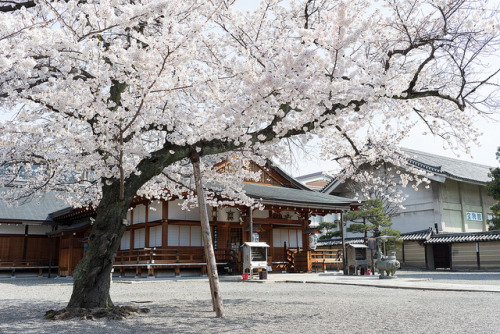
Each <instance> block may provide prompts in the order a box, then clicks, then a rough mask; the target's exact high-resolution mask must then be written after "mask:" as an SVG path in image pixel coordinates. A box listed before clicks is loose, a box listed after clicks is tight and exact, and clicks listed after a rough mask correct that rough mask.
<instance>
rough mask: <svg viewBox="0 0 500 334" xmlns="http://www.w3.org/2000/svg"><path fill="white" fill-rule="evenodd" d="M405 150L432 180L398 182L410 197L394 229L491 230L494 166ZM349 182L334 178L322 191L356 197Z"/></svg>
mask: <svg viewBox="0 0 500 334" xmlns="http://www.w3.org/2000/svg"><path fill="white" fill-rule="evenodd" d="M404 152H405V153H407V154H408V155H409V156H410V157H411V159H410V160H408V164H409V165H411V166H413V167H416V168H418V169H421V170H424V171H426V172H427V173H430V175H429V176H428V178H429V179H430V184H429V187H424V186H420V187H419V190H418V191H415V190H414V189H413V188H412V187H411V183H410V184H408V185H407V186H406V187H403V186H402V185H401V184H400V183H399V184H397V185H396V188H397V190H401V191H402V192H403V194H404V195H407V199H406V201H404V202H403V203H402V204H403V206H404V208H401V209H398V214H397V215H396V216H395V217H393V219H392V221H393V225H392V227H393V228H394V229H397V230H399V231H401V232H402V233H408V232H413V231H418V230H425V229H428V228H429V227H431V228H433V229H434V230H437V231H438V232H446V233H457V232H482V231H487V230H488V228H487V220H488V215H489V214H491V210H490V207H491V206H492V205H493V204H494V203H495V201H494V200H493V198H491V197H490V196H488V195H487V193H486V182H488V181H489V177H488V173H489V171H490V168H493V167H490V166H485V165H480V164H476V163H472V162H467V161H462V160H458V159H452V158H447V157H442V156H438V155H434V154H430V153H425V152H420V151H415V150H410V149H404ZM349 182H352V181H350V180H343V179H335V180H332V181H331V182H330V183H329V184H328V185H327V186H326V187H325V188H324V189H323V190H322V192H324V193H327V194H331V195H337V196H346V197H354V194H353V193H352V190H350V189H352V187H350V186H349ZM357 235H359V234H352V235H351V234H350V235H348V236H357Z"/></svg>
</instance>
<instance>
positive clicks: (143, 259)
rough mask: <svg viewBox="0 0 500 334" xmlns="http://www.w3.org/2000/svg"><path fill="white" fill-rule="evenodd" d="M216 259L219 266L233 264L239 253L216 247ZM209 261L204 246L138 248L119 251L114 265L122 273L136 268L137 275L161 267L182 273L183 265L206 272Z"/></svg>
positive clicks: (177, 273) (151, 271) (149, 272)
mask: <svg viewBox="0 0 500 334" xmlns="http://www.w3.org/2000/svg"><path fill="white" fill-rule="evenodd" d="M214 252H215V261H216V263H217V265H218V266H232V265H234V264H235V262H237V259H238V254H237V252H236V254H235V252H233V251H232V250H231V249H216V250H214ZM206 266H207V261H206V259H205V253H204V250H203V248H201V247H199V248H186V249H183V248H166V249H161V248H145V249H137V250H124V251H118V252H117V254H116V256H115V261H114V263H113V267H115V268H119V269H120V272H121V273H124V270H125V269H127V268H135V269H136V275H141V269H147V270H148V275H151V276H152V275H154V270H155V269H159V268H174V270H175V274H176V275H179V274H180V268H181V267H195V268H196V267H198V268H201V270H202V274H204V273H205V272H206Z"/></svg>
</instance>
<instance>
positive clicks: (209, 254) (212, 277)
mask: <svg viewBox="0 0 500 334" xmlns="http://www.w3.org/2000/svg"><path fill="white" fill-rule="evenodd" d="M191 163H192V165H193V174H194V181H195V185H196V193H197V197H198V207H199V210H200V222H201V233H202V236H203V242H204V244H205V257H206V259H207V267H208V268H207V269H208V280H209V282H210V288H211V291H212V302H213V306H214V310H215V316H216V317H217V318H224V307H223V305H222V295H221V292H220V287H219V275H218V273H217V263H216V261H215V252H214V247H213V244H212V236H211V233H210V223H209V220H208V213H207V205H206V202H205V192H204V191H203V184H202V180H201V171H200V156H199V155H198V154H196V153H193V154H192V155H191Z"/></svg>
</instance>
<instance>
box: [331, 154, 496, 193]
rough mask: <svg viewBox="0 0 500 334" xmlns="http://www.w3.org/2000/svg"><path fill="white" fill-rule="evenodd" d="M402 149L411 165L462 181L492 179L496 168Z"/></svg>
mask: <svg viewBox="0 0 500 334" xmlns="http://www.w3.org/2000/svg"><path fill="white" fill-rule="evenodd" d="M401 150H402V151H403V152H404V153H406V154H407V155H408V156H409V157H410V159H409V160H408V162H409V164H410V165H412V166H414V167H417V168H420V169H423V170H425V171H428V172H430V173H435V174H438V175H442V176H444V177H450V178H454V179H458V180H462V181H469V182H475V183H483V184H484V183H486V182H488V181H490V177H489V176H488V173H489V172H490V169H491V168H494V167H492V166H486V165H481V164H476V163H474V162H469V161H464V160H459V159H453V158H447V157H443V156H440V155H435V154H431V153H426V152H421V151H417V150H412V149H408V148H402V149H401ZM341 182H343V181H342V180H341V179H338V178H334V179H332V180H331V181H330V182H329V183H328V184H327V185H326V186H325V187H323V189H321V192H323V193H326V192H331V191H332V189H331V188H332V187H333V186H334V185H336V184H338V183H341Z"/></svg>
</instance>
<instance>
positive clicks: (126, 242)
mask: <svg viewBox="0 0 500 334" xmlns="http://www.w3.org/2000/svg"><path fill="white" fill-rule="evenodd" d="M120 249H121V250H126V249H130V231H125V233H123V236H122V240H121V243H120Z"/></svg>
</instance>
